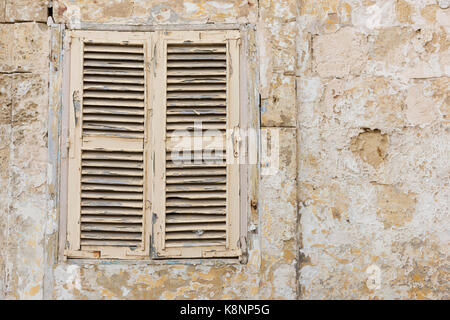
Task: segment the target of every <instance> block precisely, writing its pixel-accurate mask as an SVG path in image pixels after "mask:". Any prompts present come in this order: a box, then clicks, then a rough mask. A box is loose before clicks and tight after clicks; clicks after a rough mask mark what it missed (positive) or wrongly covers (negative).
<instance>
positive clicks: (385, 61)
mask: <svg viewBox="0 0 450 320" xmlns="http://www.w3.org/2000/svg"><path fill="white" fill-rule="evenodd" d="M369 55H370V60H369V63H368V67H367V70H366V71H367V72H368V73H371V74H373V75H377V76H390V77H395V78H402V79H404V80H407V79H413V78H414V79H415V78H435V77H442V76H447V75H448V74H449V72H450V68H449V67H448V62H449V61H450V41H449V40H448V38H447V32H446V31H445V30H444V29H437V28H436V29H435V28H429V27H423V28H419V29H418V30H415V29H413V28H405V27H392V28H381V29H379V30H378V31H377V33H376V34H375V35H374V36H373V50H371V51H370V53H369Z"/></svg>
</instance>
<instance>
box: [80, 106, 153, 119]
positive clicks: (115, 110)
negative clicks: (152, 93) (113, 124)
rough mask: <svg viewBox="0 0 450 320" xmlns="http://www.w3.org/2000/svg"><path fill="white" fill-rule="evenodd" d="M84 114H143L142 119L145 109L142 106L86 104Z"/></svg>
mask: <svg viewBox="0 0 450 320" xmlns="http://www.w3.org/2000/svg"><path fill="white" fill-rule="evenodd" d="M83 114H110V115H126V116H142V119H143V117H144V110H143V109H141V108H122V107H91V106H84V107H83Z"/></svg>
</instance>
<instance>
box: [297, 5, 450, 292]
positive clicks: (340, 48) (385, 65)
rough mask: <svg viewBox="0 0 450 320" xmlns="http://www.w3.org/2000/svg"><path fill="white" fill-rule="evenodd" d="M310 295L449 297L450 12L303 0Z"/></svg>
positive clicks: (301, 100)
mask: <svg viewBox="0 0 450 320" xmlns="http://www.w3.org/2000/svg"><path fill="white" fill-rule="evenodd" d="M298 22H299V23H298V28H299V34H298V37H299V41H298V43H297V44H298V53H299V66H298V71H297V72H298V73H297V76H298V78H297V81H298V97H297V99H298V121H299V127H298V135H299V138H298V145H299V170H298V173H299V176H298V178H299V189H298V190H299V200H300V210H299V213H300V216H301V219H300V228H301V266H300V270H299V280H300V282H299V285H300V290H301V291H300V298H302V299H314V298H316V299H322V298H325V299H349V298H354V299H422V298H425V299H448V298H449V297H450V296H449V294H450V291H449V286H448V283H449V282H448V280H449V278H448V276H449V256H448V254H449V230H450V224H449V218H448V212H449V194H450V188H449V184H448V181H449V165H448V159H449V156H450V139H449V138H450V136H449V127H448V124H449V122H448V116H449V115H448V112H449V104H450V100H449V91H450V81H449V76H450V74H449V72H450V69H449V60H448V59H449V57H450V50H449V46H450V39H449V35H448V31H449V27H450V9H441V8H440V7H439V6H438V4H437V1H427V0H423V1H406V0H398V1H388V0H383V1H339V0H336V1H312V0H302V1H300V16H299V21H298Z"/></svg>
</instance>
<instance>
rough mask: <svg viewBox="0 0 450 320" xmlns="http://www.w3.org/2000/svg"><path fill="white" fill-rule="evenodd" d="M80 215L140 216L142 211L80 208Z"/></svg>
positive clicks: (133, 209)
mask: <svg viewBox="0 0 450 320" xmlns="http://www.w3.org/2000/svg"><path fill="white" fill-rule="evenodd" d="M81 214H82V215H86V214H89V215H108V216H109V215H121V216H122V215H129V216H142V209H139V208H137V209H135V208H102V207H84V208H81Z"/></svg>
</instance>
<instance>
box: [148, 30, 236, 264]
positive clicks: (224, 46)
mask: <svg viewBox="0 0 450 320" xmlns="http://www.w3.org/2000/svg"><path fill="white" fill-rule="evenodd" d="M155 52H156V57H158V59H157V63H156V65H155V71H156V72H155V81H154V83H155V89H154V91H155V92H157V96H156V97H155V108H154V118H155V120H156V123H155V131H154V142H153V145H154V153H155V154H154V159H155V178H154V181H153V183H154V184H153V188H154V199H155V202H154V215H155V216H154V230H153V237H154V246H155V249H156V252H155V254H154V257H155V258H167V257H179V258H188V257H192V258H202V257H237V256H239V255H240V249H239V243H238V239H239V193H240V190H239V165H238V164H237V157H238V146H237V141H238V140H237V135H238V132H239V35H238V33H237V32H234V31H232V32H230V31H228V32H226V31H224V32H165V33H160V34H159V37H158V40H157V44H156V51H155ZM212 130H213V131H212ZM211 137H214V139H211Z"/></svg>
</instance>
